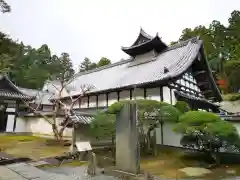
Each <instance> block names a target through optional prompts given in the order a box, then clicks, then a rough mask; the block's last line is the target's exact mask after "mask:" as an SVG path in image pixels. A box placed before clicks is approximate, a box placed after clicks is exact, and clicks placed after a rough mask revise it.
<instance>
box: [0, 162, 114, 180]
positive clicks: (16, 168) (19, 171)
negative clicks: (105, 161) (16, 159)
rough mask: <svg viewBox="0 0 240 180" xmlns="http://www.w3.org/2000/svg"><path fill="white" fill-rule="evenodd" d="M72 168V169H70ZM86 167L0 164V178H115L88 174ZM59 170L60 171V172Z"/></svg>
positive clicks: (77, 179)
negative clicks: (57, 167) (45, 167)
mask: <svg viewBox="0 0 240 180" xmlns="http://www.w3.org/2000/svg"><path fill="white" fill-rule="evenodd" d="M71 169H72V170H71ZM85 170H86V167H76V168H69V169H65V170H64V169H61V168H60V170H55V172H54V170H53V171H52V172H51V171H45V170H41V169H38V168H36V167H33V166H31V165H29V164H26V163H17V164H11V165H7V166H0V180H117V178H114V177H110V176H104V175H99V176H94V177H91V176H88V175H87V173H86V171H85ZM60 171H61V172H60Z"/></svg>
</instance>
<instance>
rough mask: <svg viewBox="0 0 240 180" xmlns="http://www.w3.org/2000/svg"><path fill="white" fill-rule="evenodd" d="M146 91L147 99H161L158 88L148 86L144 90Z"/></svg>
mask: <svg viewBox="0 0 240 180" xmlns="http://www.w3.org/2000/svg"><path fill="white" fill-rule="evenodd" d="M146 91H147V97H146V98H147V99H151V100H156V101H161V97H160V88H159V87H158V88H151V89H150V88H149V89H147V90H146Z"/></svg>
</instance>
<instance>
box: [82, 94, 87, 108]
mask: <svg viewBox="0 0 240 180" xmlns="http://www.w3.org/2000/svg"><path fill="white" fill-rule="evenodd" d="M80 107H81V108H87V107H88V98H87V97H82V98H81V105H80Z"/></svg>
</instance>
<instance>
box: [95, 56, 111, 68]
mask: <svg viewBox="0 0 240 180" xmlns="http://www.w3.org/2000/svg"><path fill="white" fill-rule="evenodd" d="M108 64H111V61H110V60H109V59H108V58H106V57H102V58H101V59H100V60H99V61H98V63H97V67H101V66H106V65H108Z"/></svg>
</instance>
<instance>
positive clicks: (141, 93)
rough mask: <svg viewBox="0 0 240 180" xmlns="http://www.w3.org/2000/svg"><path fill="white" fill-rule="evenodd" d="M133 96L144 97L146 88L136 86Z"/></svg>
mask: <svg viewBox="0 0 240 180" xmlns="http://www.w3.org/2000/svg"><path fill="white" fill-rule="evenodd" d="M132 98H133V99H135V98H136V99H144V89H139V88H136V89H135V91H134V90H133V94H132Z"/></svg>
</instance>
